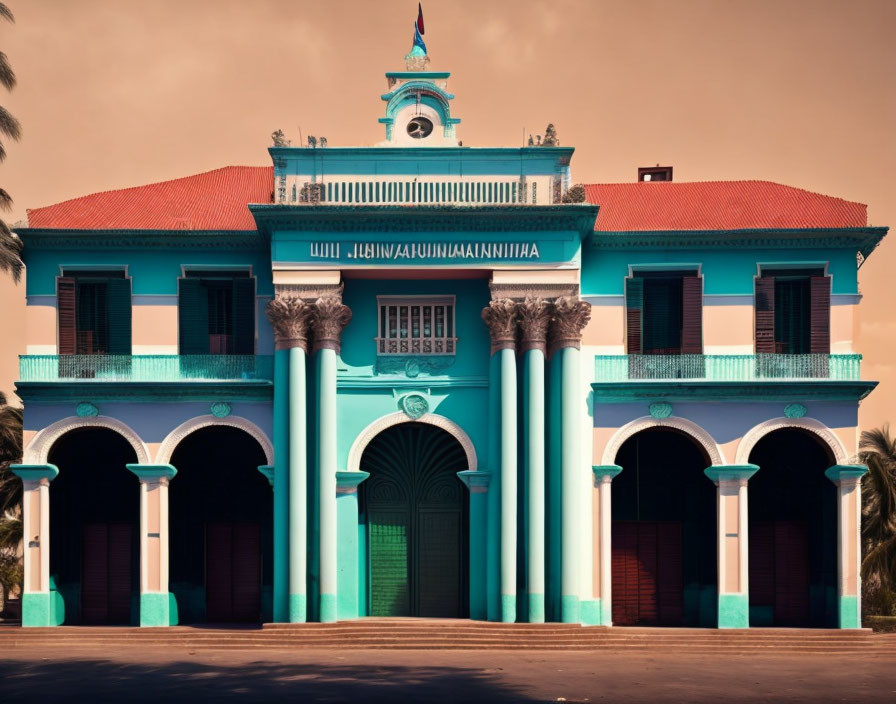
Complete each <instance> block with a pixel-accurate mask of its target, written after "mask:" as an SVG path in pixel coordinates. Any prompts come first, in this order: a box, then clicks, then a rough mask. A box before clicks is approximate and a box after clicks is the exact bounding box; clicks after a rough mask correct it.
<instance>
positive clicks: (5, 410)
mask: <svg viewBox="0 0 896 704" xmlns="http://www.w3.org/2000/svg"><path fill="white" fill-rule="evenodd" d="M21 461H22V409H21V408H13V407H12V406H8V405H6V397H5V396H4V395H3V393H2V392H0V521H2V520H3V516H5V515H6V514H7V513H9V512H13V513H14V514H17V513H18V509H19V506H20V505H21V503H22V481H21V480H20V479H19V478H18V477H17V476H16V475H14V474H13V473H12V472H10V471H9V465H11V464H16V463H18V462H21ZM0 544H2V541H0Z"/></svg>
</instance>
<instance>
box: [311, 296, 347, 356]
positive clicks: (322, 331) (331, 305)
mask: <svg viewBox="0 0 896 704" xmlns="http://www.w3.org/2000/svg"><path fill="white" fill-rule="evenodd" d="M351 319H352V309H351V308H349V307H348V306H347V305H345V304H344V303H343V302H342V297H341V296H321V297H320V298H318V299H317V302H315V304H314V313H313V316H312V320H313V325H314V351H315V352H317V351H318V350H336V352H337V353H338V352H339V349H340V340H341V338H342V329H343V328H344V327H345V326H346V325H348V324H349V322H350V321H351Z"/></svg>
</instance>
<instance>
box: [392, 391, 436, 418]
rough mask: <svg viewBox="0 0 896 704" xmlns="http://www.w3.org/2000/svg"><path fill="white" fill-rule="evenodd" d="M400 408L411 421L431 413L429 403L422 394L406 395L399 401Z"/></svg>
mask: <svg viewBox="0 0 896 704" xmlns="http://www.w3.org/2000/svg"><path fill="white" fill-rule="evenodd" d="M398 407H399V408H400V409H401V410H402V411H404V414H405V415H406V416H407V417H408V418H410V419H411V420H417V419H418V418H419V417H420V416H422V415H423V414H424V413H426V412H427V411H429V402H428V401H427V400H426V398H425V397H424V396H422V395H421V394H405V395H404V396H402V397H401V398H400V399H398Z"/></svg>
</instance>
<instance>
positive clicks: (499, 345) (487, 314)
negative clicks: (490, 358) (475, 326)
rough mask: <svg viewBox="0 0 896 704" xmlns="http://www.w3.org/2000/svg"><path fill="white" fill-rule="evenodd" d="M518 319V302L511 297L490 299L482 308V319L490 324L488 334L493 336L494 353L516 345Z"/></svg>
mask: <svg viewBox="0 0 896 704" xmlns="http://www.w3.org/2000/svg"><path fill="white" fill-rule="evenodd" d="M517 319H518V312H517V306H516V303H514V302H513V301H512V300H510V299H509V298H499V299H498V300H495V301H490V302H489V304H488V305H487V306H486V307H485V308H483V309H482V320H483V322H484V323H485V324H486V325H487V326H488V334H489V335H490V336H491V338H492V354H494V353H495V352H497V351H498V350H504V349H511V350H512V349H513V348H514V347H515V346H516V323H517Z"/></svg>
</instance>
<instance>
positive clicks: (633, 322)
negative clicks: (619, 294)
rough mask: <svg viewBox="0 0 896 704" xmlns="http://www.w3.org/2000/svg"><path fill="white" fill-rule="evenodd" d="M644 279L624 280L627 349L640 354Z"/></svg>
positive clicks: (629, 351)
mask: <svg viewBox="0 0 896 704" xmlns="http://www.w3.org/2000/svg"><path fill="white" fill-rule="evenodd" d="M643 318H644V280H643V279H639V278H634V277H633V278H631V279H626V280H625V329H626V342H627V351H628V353H629V354H641V352H642V351H643V349H644V348H643V340H644V335H643V326H644V320H643Z"/></svg>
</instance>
